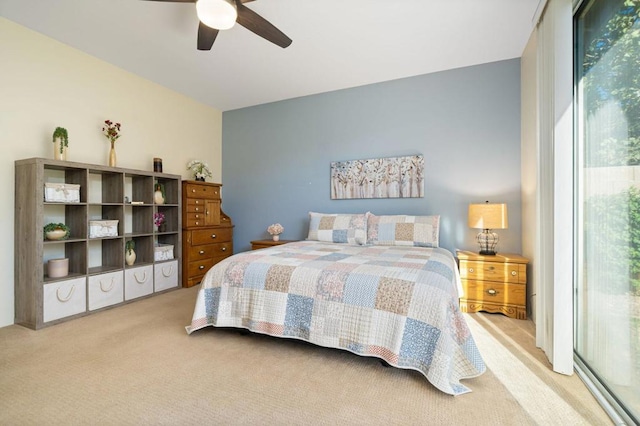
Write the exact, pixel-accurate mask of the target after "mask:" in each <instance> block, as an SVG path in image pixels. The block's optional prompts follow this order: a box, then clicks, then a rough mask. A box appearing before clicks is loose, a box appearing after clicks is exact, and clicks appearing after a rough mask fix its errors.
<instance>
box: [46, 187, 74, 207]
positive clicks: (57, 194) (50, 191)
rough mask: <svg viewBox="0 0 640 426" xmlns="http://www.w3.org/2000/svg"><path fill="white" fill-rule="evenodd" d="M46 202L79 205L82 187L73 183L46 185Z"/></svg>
mask: <svg viewBox="0 0 640 426" xmlns="http://www.w3.org/2000/svg"><path fill="white" fill-rule="evenodd" d="M44 200H45V201H53V202H59V203H79V202H80V185H76V184H73V183H48V182H47V183H45V184H44Z"/></svg>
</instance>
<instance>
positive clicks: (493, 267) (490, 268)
mask: <svg viewBox="0 0 640 426" xmlns="http://www.w3.org/2000/svg"><path fill="white" fill-rule="evenodd" d="M487 269H488V270H489V271H493V270H494V269H496V268H495V266H489V267H488V268H487Z"/></svg>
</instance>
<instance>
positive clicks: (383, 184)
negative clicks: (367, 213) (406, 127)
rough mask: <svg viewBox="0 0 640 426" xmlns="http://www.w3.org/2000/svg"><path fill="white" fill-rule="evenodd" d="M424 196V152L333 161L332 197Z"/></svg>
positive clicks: (345, 198)
mask: <svg viewBox="0 0 640 426" xmlns="http://www.w3.org/2000/svg"><path fill="white" fill-rule="evenodd" d="M421 197H424V156H423V155H412V156H408V157H388V158H374V159H369V160H351V161H334V162H332V163H331V199H332V200H348V199H358V198H421Z"/></svg>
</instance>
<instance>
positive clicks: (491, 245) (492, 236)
mask: <svg viewBox="0 0 640 426" xmlns="http://www.w3.org/2000/svg"><path fill="white" fill-rule="evenodd" d="M476 241H477V242H478V244H480V254H482V255H487V256H495V254H496V245H497V244H498V234H496V233H495V232H491V230H490V229H484V230H483V231H482V232H480V233H479V234H478V235H477V236H476Z"/></svg>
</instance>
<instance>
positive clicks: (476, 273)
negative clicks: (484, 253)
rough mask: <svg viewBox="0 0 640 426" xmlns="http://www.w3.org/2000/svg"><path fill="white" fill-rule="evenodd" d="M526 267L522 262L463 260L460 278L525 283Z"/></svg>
mask: <svg viewBox="0 0 640 426" xmlns="http://www.w3.org/2000/svg"><path fill="white" fill-rule="evenodd" d="M526 268H527V267H526V265H524V264H521V263H499V262H483V261H473V260H461V261H460V278H462V279H467V280H481V281H497V282H509V283H520V284H524V283H526V282H527V272H526V271H527V269H526Z"/></svg>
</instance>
